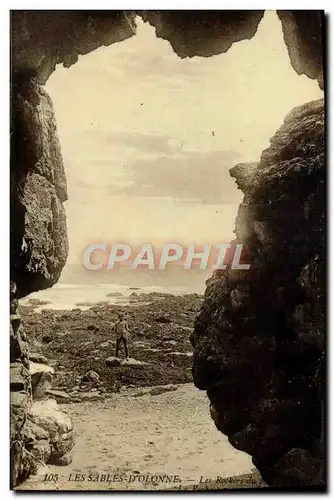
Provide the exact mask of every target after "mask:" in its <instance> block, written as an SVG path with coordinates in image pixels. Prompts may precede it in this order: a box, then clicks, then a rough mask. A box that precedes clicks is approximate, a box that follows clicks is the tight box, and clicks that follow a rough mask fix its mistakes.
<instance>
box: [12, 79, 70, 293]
mask: <svg viewBox="0 0 334 500" xmlns="http://www.w3.org/2000/svg"><path fill="white" fill-rule="evenodd" d="M12 107H13V113H12V116H13V120H12V134H11V148H12V157H11V161H12V170H11V218H12V222H11V231H12V246H11V257H12V259H11V277H12V279H13V281H15V283H16V286H17V292H16V298H20V297H22V296H24V295H26V294H28V293H30V292H32V291H35V290H41V289H43V288H47V287H50V286H51V285H53V284H54V283H55V282H56V281H57V280H58V278H59V276H60V273H61V271H62V268H63V266H64V264H65V261H66V257H67V252H68V243H67V232H66V218H65V211H64V208H63V205H62V202H64V201H65V200H66V199H67V194H66V178H65V174H64V166H63V160H62V157H61V152H60V146H59V141H58V137H57V130H56V125H55V118H54V111H53V106H52V102H51V99H50V97H49V96H48V94H47V93H46V91H45V90H44V89H43V88H42V87H41V86H39V85H37V84H36V83H34V82H32V81H27V82H24V83H22V84H17V85H15V86H14V87H13V91H12ZM14 220H15V222H14Z"/></svg>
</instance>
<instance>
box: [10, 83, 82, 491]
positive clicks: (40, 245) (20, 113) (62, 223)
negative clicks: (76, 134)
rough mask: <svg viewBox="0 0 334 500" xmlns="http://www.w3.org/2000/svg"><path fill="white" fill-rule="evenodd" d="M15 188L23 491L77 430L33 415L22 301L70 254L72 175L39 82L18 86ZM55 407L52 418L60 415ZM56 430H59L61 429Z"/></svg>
mask: <svg viewBox="0 0 334 500" xmlns="http://www.w3.org/2000/svg"><path fill="white" fill-rule="evenodd" d="M10 183H11V261H10V265H11V269H10V272H11V280H12V281H11V303H10V309H11V331H10V357H11V366H10V389H11V398H10V400H11V443H12V446H11V461H12V468H11V473H12V474H11V483H12V485H13V486H15V485H16V484H17V483H18V482H19V481H21V480H23V479H24V478H25V477H27V476H28V475H29V474H30V473H31V472H34V471H36V466H37V464H38V463H40V462H42V463H45V462H47V461H49V460H50V459H52V460H53V459H54V457H55V456H56V455H57V453H56V451H55V450H56V448H57V446H58V445H56V444H55V442H56V441H57V442H59V443H62V445H63V441H64V439H65V441H66V440H67V444H65V445H64V447H63V448H62V450H64V449H66V447H67V448H68V449H70V448H71V446H72V444H73V443H72V441H73V437H71V438H70V440H69V439H68V437H66V438H64V439H61V438H60V436H61V435H63V434H66V432H70V431H71V430H72V429H71V422H70V419H69V417H68V418H67V420H66V418H65V417H64V420H65V422H66V425H65V426H63V427H62V428H61V433H59V432H54V433H53V434H52V432H51V434H50V433H49V432H48V429H44V427H45V425H44V426H43V422H44V421H43V422H42V425H37V424H36V418H35V417H33V416H32V415H33V414H34V412H35V413H36V404H35V401H34V400H35V399H36V397H35V396H36V392H35V391H34V387H35V386H36V383H35V379H36V376H35V377H34V376H33V377H32V373H31V369H32V364H31V362H30V361H29V356H28V343H27V342H26V340H27V339H26V338H25V335H24V332H23V330H22V326H21V325H20V316H19V313H18V309H17V306H18V299H19V298H20V297H22V296H24V295H27V294H28V293H30V292H32V291H35V290H41V289H43V288H48V287H50V286H52V285H53V284H54V283H56V281H57V280H58V278H59V276H60V273H61V271H62V269H63V266H64V265H65V262H66V257H67V251H68V243H67V229H66V218H65V211H64V207H63V202H64V201H65V200H66V199H67V193H66V178H65V173H64V166H63V161H62V157H61V151H60V145H59V142H58V138H57V130H56V125H55V119H54V113H53V107H52V102H51V100H50V97H49V96H48V95H47V93H46V92H45V90H44V89H43V87H41V86H39V85H38V84H36V83H35V82H34V81H33V80H30V81H23V82H20V81H15V83H13V86H12V116H11V176H10ZM42 394H43V393H42ZM45 404H46V403H45ZM48 404H49V403H48ZM53 410H54V411H53V412H51V414H52V416H51V417H50V418H51V420H53V419H54V418H56V419H57V418H58V417H59V414H60V411H59V410H57V411H58V413H57V411H56V409H55V408H53ZM40 413H41V412H40ZM57 415H58V416H57ZM33 418H35V420H34V421H33ZM61 418H62V417H61ZM59 419H60V417H59V418H58V420H59ZM44 420H45V419H44ZM44 423H45V422H44ZM46 427H47V428H48V427H50V426H48V424H46ZM51 427H52V426H51ZM54 428H55V429H58V427H57V425H56V424H55V425H54ZM63 428H64V429H65V428H66V429H67V430H66V431H65V430H64V429H63ZM43 429H44V430H43ZM67 451H68V450H67ZM59 453H60V452H59ZM59 453H58V455H59ZM57 458H60V457H59V456H57Z"/></svg>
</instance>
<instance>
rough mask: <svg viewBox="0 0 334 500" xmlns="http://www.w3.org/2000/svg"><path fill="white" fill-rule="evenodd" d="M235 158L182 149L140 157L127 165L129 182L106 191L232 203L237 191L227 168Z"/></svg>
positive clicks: (226, 153) (237, 198)
mask: <svg viewBox="0 0 334 500" xmlns="http://www.w3.org/2000/svg"><path fill="white" fill-rule="evenodd" d="M237 158H238V155H237V153H234V152H231V151H212V152H207V153H198V152H187V151H185V152H180V153H179V155H178V156H176V157H173V156H163V157H159V158H155V159H153V160H151V161H148V160H142V159H140V160H138V161H136V162H134V163H133V164H131V165H129V169H130V178H131V180H132V184H131V185H126V186H124V187H121V188H114V187H112V188H109V190H108V191H109V193H110V194H112V195H119V194H123V195H126V196H129V197H130V196H131V197H133V196H136V197H138V196H140V197H145V198H170V197H172V198H174V199H176V200H181V201H183V202H187V203H200V204H210V205H211V204H212V205H214V204H236V203H239V202H240V195H241V193H240V191H239V190H238V189H237V187H236V185H235V183H234V180H233V179H232V178H231V176H230V175H229V172H228V170H229V168H231V167H232V166H233V165H234V164H235V163H236V161H237Z"/></svg>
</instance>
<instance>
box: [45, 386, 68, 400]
mask: <svg viewBox="0 0 334 500" xmlns="http://www.w3.org/2000/svg"><path fill="white" fill-rule="evenodd" d="M46 395H47V396H50V397H52V398H53V399H55V400H56V401H57V403H68V402H70V400H71V396H70V395H69V394H67V392H65V391H56V390H53V389H47V390H46Z"/></svg>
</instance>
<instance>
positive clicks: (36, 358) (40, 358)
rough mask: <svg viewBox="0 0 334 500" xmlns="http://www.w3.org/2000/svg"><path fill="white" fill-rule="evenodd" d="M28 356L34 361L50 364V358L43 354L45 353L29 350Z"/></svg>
mask: <svg viewBox="0 0 334 500" xmlns="http://www.w3.org/2000/svg"><path fill="white" fill-rule="evenodd" d="M28 358H29V360H30V361H32V362H33V363H42V364H44V365H47V364H48V359H47V358H46V357H45V356H43V354H39V353H38V352H29V353H28Z"/></svg>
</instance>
